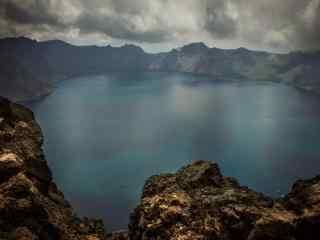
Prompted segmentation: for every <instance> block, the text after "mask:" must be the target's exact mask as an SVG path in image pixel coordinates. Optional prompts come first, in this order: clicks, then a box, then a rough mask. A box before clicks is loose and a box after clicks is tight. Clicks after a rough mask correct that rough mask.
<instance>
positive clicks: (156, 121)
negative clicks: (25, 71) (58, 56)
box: [32, 73, 320, 230]
mask: <svg viewBox="0 0 320 240" xmlns="http://www.w3.org/2000/svg"><path fill="white" fill-rule="evenodd" d="M32 108H33V110H34V111H35V114H36V117H37V119H38V121H39V122H40V124H41V126H42V129H43V132H44V135H45V152H46V157H47V160H48V162H49V165H50V167H51V168H52V170H53V175H54V178H55V181H56V182H57V183H58V185H59V187H60V188H61V189H62V190H63V191H64V193H65V195H66V197H67V198H68V199H69V200H70V201H71V203H72V204H73V205H74V207H75V208H76V210H77V212H78V213H80V214H81V215H86V216H92V217H98V218H103V219H104V221H105V224H106V227H107V229H108V230H113V229H119V228H125V227H126V224H127V221H128V216H129V212H130V211H132V209H133V208H134V207H135V206H136V205H137V203H138V200H139V196H140V193H141V189H142V186H143V184H144V181H145V180H146V178H148V177H149V176H151V175H153V174H158V173H164V172H172V171H175V170H177V169H178V168H180V167H181V166H183V165H185V164H187V163H190V161H191V160H194V159H208V160H215V161H217V162H218V163H219V164H220V166H221V169H222V171H223V173H224V174H225V175H229V176H234V177H237V178H238V179H239V180H240V182H241V184H244V185H248V186H250V187H252V188H254V189H256V190H258V191H262V192H265V193H268V194H269V195H272V196H281V195H282V194H284V193H286V192H287V191H288V190H289V187H290V186H291V184H292V183H293V181H295V180H296V179H297V178H301V177H311V176H314V175H315V174H319V173H320V161H319V159H320V124H319V123H320V98H319V97H316V96H312V95H307V94H304V93H301V92H299V91H297V90H296V89H294V88H290V87H287V86H283V85H280V84H275V83H257V82H242V83H236V82H234V83H231V82H229V83H228V82H217V81H212V79H210V78H206V77H195V76H192V75H185V74H166V73H140V74H132V73H130V74H110V75H105V76H88V77H81V78H77V79H71V80H69V81H65V82H63V83H61V84H60V85H59V86H58V88H57V89H56V91H55V92H54V93H53V94H52V95H50V96H49V97H47V98H45V99H43V100H41V101H38V102H36V103H33V104H32Z"/></svg>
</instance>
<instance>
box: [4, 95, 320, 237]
mask: <svg viewBox="0 0 320 240" xmlns="http://www.w3.org/2000/svg"><path fill="white" fill-rule="evenodd" d="M42 141H43V139H42V134H41V130H40V128H39V126H38V124H37V123H36V122H35V120H34V117H33V114H32V112H31V111H30V110H28V109H26V108H24V107H22V106H20V105H17V104H14V103H11V102H9V101H8V100H6V99H2V98H0V239H19V240H37V239H39V240H42V239H43V240H46V239H50V240H51V239H52V240H55V239H62V240H64V239H70V240H73V239H77V240H104V239H113V240H115V239H117V240H126V239H131V240H148V239H150V240H161V239H163V240H166V239H168V240H169V239H170V240H198V239H203V240H210V239H212V240H216V239H217V240H235V239H236V240H305V239H307V240H312V239H319V238H320V176H319V177H315V178H313V179H311V180H307V181H302V180H300V181H298V182H296V183H295V184H294V186H293V187H292V190H291V192H290V193H289V194H288V195H287V196H286V197H284V198H282V199H278V200H274V199H271V198H268V197H266V196H264V195H263V194H261V193H257V192H255V191H252V190H250V189H248V188H247V187H242V186H240V185H239V184H238V182H237V181H236V180H235V179H233V178H229V177H224V176H222V174H221V172H220V170H219V167H218V165H217V164H215V163H212V162H208V161H197V162H194V163H193V164H191V165H189V166H187V167H184V168H182V169H181V170H179V171H178V172H177V173H176V174H163V175H158V176H153V177H151V178H150V179H149V180H148V181H147V182H146V184H145V187H144V190H143V194H142V197H141V203H140V205H139V206H138V207H137V208H136V209H135V211H134V212H133V214H132V216H131V219H130V224H129V231H128V233H127V232H118V233H113V234H106V233H105V230H104V226H103V223H102V222H101V221H99V220H94V219H87V218H84V219H80V218H78V217H77V216H76V215H75V213H74V212H73V209H72V207H71V206H70V204H69V203H68V202H67V201H66V200H65V199H64V196H63V194H62V193H61V192H60V191H59V190H58V188H57V186H56V185H55V184H54V182H53V181H52V177H51V172H50V170H49V168H48V166H47V163H46V161H45V159H44V156H43V152H42V150H41V145H42ZM107 210H108V209H104V210H103V211H107Z"/></svg>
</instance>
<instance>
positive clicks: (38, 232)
mask: <svg viewBox="0 0 320 240" xmlns="http://www.w3.org/2000/svg"><path fill="white" fill-rule="evenodd" d="M0 119H1V123H0V239H18V240H47V239H50V240H51V239H52V240H55V239H66V240H67V239H68V240H73V239H77V240H102V239H106V235H105V232H104V227H103V223H102V222H101V221H97V220H91V219H79V218H77V217H76V216H75V215H74V213H73V209H72V208H71V207H70V205H69V203H68V202H67V201H66V200H65V199H64V196H63V194H62V193H61V192H60V191H59V190H58V188H57V187H56V185H55V184H54V183H53V182H52V177H51V172H50V170H49V168H48V166H47V163H46V161H45V159H44V156H43V153H42V150H41V145H42V141H43V139H42V134H41V130H40V127H39V126H38V124H37V123H36V122H35V121H34V118H33V114H32V112H31V111H30V110H28V109H26V108H24V107H22V106H20V105H18V104H13V103H11V102H9V101H8V100H6V99H2V98H0Z"/></svg>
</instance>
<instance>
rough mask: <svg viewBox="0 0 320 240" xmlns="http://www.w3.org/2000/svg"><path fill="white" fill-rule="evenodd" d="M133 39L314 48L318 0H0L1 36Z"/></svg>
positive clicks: (151, 44)
mask: <svg viewBox="0 0 320 240" xmlns="http://www.w3.org/2000/svg"><path fill="white" fill-rule="evenodd" d="M12 36H26V37H30V38H33V39H37V40H48V39H61V40H65V41H68V42H70V43H73V44H79V45H87V44H95V45H107V44H111V45H120V44H124V43H135V44H138V45H140V46H142V47H143V48H144V49H145V50H147V51H152V52H157V51H163V50H168V49H170V48H175V47H179V46H181V45H184V44H187V43H190V42H200V41H203V42H205V43H206V44H207V45H208V46H210V47H219V48H237V47H247V48H250V49H261V50H268V51H275V52H286V51H293V50H314V49H320V0H0V37H12Z"/></svg>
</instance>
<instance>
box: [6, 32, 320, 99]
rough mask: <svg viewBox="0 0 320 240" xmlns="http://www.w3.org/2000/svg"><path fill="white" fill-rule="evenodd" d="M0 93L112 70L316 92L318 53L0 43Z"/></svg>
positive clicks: (20, 93) (24, 94) (35, 91)
mask: <svg viewBox="0 0 320 240" xmlns="http://www.w3.org/2000/svg"><path fill="white" fill-rule="evenodd" d="M0 64H1V66H2V68H1V70H0V86H1V89H0V95H3V96H5V97H8V98H10V99H12V100H21V99H29V98H34V97H38V96H42V95H46V94H49V93H50V92H51V91H52V90H53V86H54V85H55V83H56V82H58V81H61V80H64V79H67V78H70V77H74V76H81V75H85V74H105V73H108V72H112V71H163V72H166V71H167V72H183V73H192V74H205V75H209V76H211V77H212V79H213V81H214V79H220V80H221V79H222V80H242V79H245V80H257V81H259V80H262V81H277V82H283V83H286V84H290V85H293V86H295V87H298V88H301V89H305V90H309V91H313V92H316V93H320V80H319V77H318V76H320V52H318V51H315V52H308V53H307V52H292V53H288V54H276V53H268V52H264V51H252V50H249V49H246V48H237V49H218V48H209V47H208V46H206V45H205V44H204V43H201V42H200V43H191V44H188V45H185V46H183V47H181V48H178V49H173V50H171V51H169V52H162V53H147V52H145V51H144V50H143V49H142V48H141V47H139V46H136V45H132V44H129V45H123V46H121V47H112V46H110V45H107V46H94V45H92V46H74V45H71V44H69V43H66V42H63V41H61V40H50V41H44V42H38V41H36V40H31V39H28V38H24V37H21V38H5V39H0Z"/></svg>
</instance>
